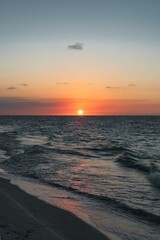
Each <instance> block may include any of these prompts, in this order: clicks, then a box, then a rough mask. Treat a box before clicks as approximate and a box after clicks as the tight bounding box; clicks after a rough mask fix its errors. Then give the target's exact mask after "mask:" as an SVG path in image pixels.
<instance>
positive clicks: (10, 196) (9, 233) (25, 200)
mask: <svg viewBox="0 0 160 240" xmlns="http://www.w3.org/2000/svg"><path fill="white" fill-rule="evenodd" d="M0 237H1V238H0V239H1V240H14V239H19V240H65V239H66V240H107V239H108V238H107V237H105V236H104V235H103V234H101V233H100V232H98V231H97V230H96V229H94V228H93V227H92V226H90V225H88V224H87V223H85V222H83V221H82V220H80V219H79V218H77V217H76V216H75V215H73V214H72V213H70V212H67V211H65V210H63V209H60V208H57V207H54V206H51V205H49V204H47V203H45V202H43V201H41V200H39V199H37V198H35V197H33V196H31V195H29V194H27V193H26V192H24V191H22V190H21V189H19V188H18V187H17V186H14V185H12V184H11V183H10V182H9V181H8V180H6V179H3V178H0Z"/></svg>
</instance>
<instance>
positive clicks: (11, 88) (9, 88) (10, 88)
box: [7, 86, 16, 90]
mask: <svg viewBox="0 0 160 240" xmlns="http://www.w3.org/2000/svg"><path fill="white" fill-rule="evenodd" d="M15 89H16V87H13V86H11V87H8V88H7V90H15Z"/></svg>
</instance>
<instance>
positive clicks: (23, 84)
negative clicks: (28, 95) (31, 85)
mask: <svg viewBox="0 0 160 240" xmlns="http://www.w3.org/2000/svg"><path fill="white" fill-rule="evenodd" d="M19 85H20V86H23V87H28V84H27V83H20V84H19Z"/></svg>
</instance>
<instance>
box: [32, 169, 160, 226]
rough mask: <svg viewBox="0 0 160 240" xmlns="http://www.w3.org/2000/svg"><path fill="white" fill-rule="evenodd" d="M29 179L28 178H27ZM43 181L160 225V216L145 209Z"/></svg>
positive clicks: (33, 176)
mask: <svg viewBox="0 0 160 240" xmlns="http://www.w3.org/2000/svg"><path fill="white" fill-rule="evenodd" d="M27 177H28V176H27ZM29 177H32V178H35V179H39V176H37V175H36V174H33V173H31V174H29ZM40 181H42V182H43V183H44V184H47V185H50V186H53V187H56V188H59V189H62V190H65V191H69V192H72V193H74V194H78V195H80V196H84V197H87V198H89V199H93V200H96V201H102V202H103V203H106V204H109V205H110V206H112V207H116V209H117V207H118V208H119V209H120V210H122V211H125V212H126V211H127V213H130V214H132V215H134V216H136V217H138V218H140V219H142V220H145V221H149V222H152V223H153V222H154V223H155V224H159V223H160V216H158V215H155V214H153V213H150V212H147V211H145V210H143V209H139V208H133V207H131V206H129V205H127V204H125V203H122V202H119V201H118V200H116V199H114V198H111V197H108V196H100V195H94V194H92V193H88V192H83V191H81V190H79V189H76V188H73V187H71V186H65V185H62V184H60V183H56V182H49V181H47V180H44V179H43V180H42V179H41V180H40ZM156 200H157V201H159V199H156Z"/></svg>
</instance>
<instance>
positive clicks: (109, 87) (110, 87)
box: [106, 86, 121, 89]
mask: <svg viewBox="0 0 160 240" xmlns="http://www.w3.org/2000/svg"><path fill="white" fill-rule="evenodd" d="M106 88H108V89H121V87H112V86H107V87H106Z"/></svg>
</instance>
